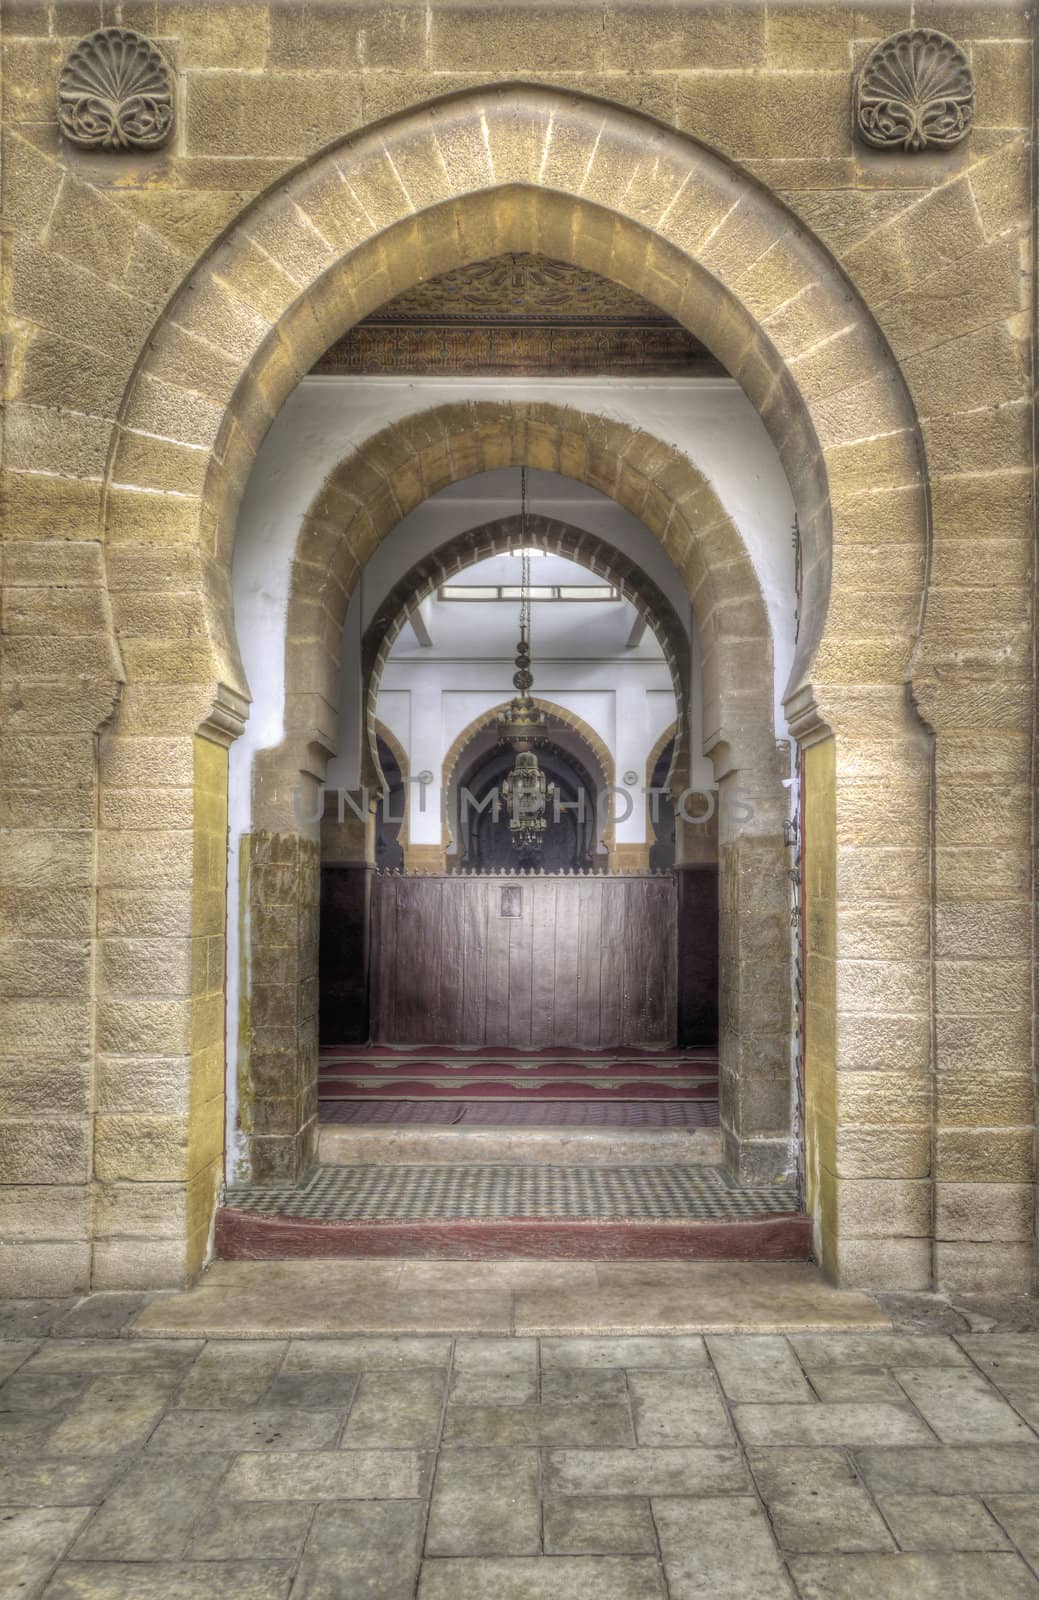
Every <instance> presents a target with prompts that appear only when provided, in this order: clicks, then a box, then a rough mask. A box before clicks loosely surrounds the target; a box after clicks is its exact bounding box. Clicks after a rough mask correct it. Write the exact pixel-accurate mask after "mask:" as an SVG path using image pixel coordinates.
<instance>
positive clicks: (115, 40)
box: [58, 28, 173, 150]
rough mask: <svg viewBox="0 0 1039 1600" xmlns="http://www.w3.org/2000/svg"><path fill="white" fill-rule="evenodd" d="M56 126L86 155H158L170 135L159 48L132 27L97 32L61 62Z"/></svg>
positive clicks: (169, 102) (169, 100)
mask: <svg viewBox="0 0 1039 1600" xmlns="http://www.w3.org/2000/svg"><path fill="white" fill-rule="evenodd" d="M58 122H59V123H60V125H61V131H62V133H63V134H64V135H65V137H66V139H68V140H69V141H70V143H72V144H75V145H79V146H80V147H81V148H82V149H84V150H96V149H99V148H100V149H105V150H157V149H158V148H159V146H160V145H164V144H165V143H166V140H167V139H168V138H169V136H170V134H171V133H172V131H173V78H172V76H171V74H170V69H169V67H168V66H167V65H166V62H165V60H164V59H163V56H162V54H161V52H160V51H159V49H158V47H157V46H156V45H154V44H153V43H152V41H151V40H150V39H146V38H145V37H144V35H143V34H140V33H135V32H134V30H133V29H132V28H99V29H98V31H97V32H96V33H91V34H88V35H87V37H86V38H85V39H81V40H80V41H79V44H77V45H76V46H75V47H74V48H73V49H72V50H70V51H69V53H68V55H67V56H66V58H65V65H64V66H63V67H62V69H61V74H60V76H59V78H58Z"/></svg>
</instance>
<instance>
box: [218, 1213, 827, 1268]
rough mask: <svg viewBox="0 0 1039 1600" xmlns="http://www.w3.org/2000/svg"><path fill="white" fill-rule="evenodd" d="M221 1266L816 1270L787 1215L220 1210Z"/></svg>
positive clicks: (798, 1226)
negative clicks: (483, 1215)
mask: <svg viewBox="0 0 1039 1600" xmlns="http://www.w3.org/2000/svg"><path fill="white" fill-rule="evenodd" d="M215 1243H216V1253H217V1255H218V1256H219V1257H220V1258H221V1260H224V1261H285V1260H294V1259H297V1258H299V1257H313V1258H322V1257H323V1258H326V1259H334V1260H349V1259H351V1258H352V1259H370V1258H373V1257H379V1256H381V1257H384V1258H387V1257H388V1258H392V1257H395V1256H397V1257H400V1258H402V1259H414V1258H421V1259H425V1260H427V1261H428V1260H432V1261H507V1260H513V1261H517V1260H519V1261H631V1260H638V1261H811V1260H812V1259H813V1258H812V1224H811V1219H810V1218H809V1217H807V1216H803V1215H800V1214H795V1215H791V1214H790V1213H789V1212H780V1213H772V1214H769V1215H767V1216H763V1217H754V1218H748V1219H747V1220H745V1221H725V1222H692V1221H687V1222H595V1221H589V1222H578V1221H559V1222H557V1221H551V1220H543V1221H530V1220H529V1219H527V1218H523V1219H521V1218H516V1219H507V1218H506V1219H502V1218H495V1219H494V1220H493V1221H486V1222H485V1221H476V1220H473V1221H452V1222H310V1221H306V1222H305V1221H301V1220H300V1219H299V1218H296V1217H281V1216H261V1215H259V1214H258V1213H257V1212H255V1211H236V1210H234V1209H233V1208H231V1207H229V1206H223V1207H221V1208H220V1210H219V1211H218V1212H217V1214H216V1240H215Z"/></svg>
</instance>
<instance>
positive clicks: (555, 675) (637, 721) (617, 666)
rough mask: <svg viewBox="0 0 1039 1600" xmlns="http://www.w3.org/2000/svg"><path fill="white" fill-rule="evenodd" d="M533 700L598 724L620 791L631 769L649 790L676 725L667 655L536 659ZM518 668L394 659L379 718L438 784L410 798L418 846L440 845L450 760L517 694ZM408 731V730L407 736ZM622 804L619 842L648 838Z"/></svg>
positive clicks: (641, 816)
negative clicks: (468, 734)
mask: <svg viewBox="0 0 1039 1600" xmlns="http://www.w3.org/2000/svg"><path fill="white" fill-rule="evenodd" d="M534 668H535V682H534V689H533V692H534V694H535V695H537V696H538V697H539V698H541V699H544V700H551V701H552V702H553V703H554V704H556V705H559V706H561V707H562V708H563V710H565V711H570V712H573V713H574V715H575V716H578V717H580V718H581V720H582V721H583V722H585V723H587V724H588V726H589V727H590V728H591V729H592V730H593V731H594V732H595V733H597V734H598V735H599V737H600V738H601V739H602V741H603V743H604V744H605V745H606V746H607V748H608V749H609V751H610V753H611V755H612V756H613V758H614V764H615V767H616V771H617V775H618V776H617V781H618V784H621V783H623V774H624V773H625V772H627V771H628V770H629V769H631V770H633V771H634V772H635V773H636V774H637V775H638V776H637V782H636V784H635V785H634V786H633V790H634V793H635V794H637V793H638V791H639V790H641V788H642V785H643V782H644V778H643V774H644V773H645V769H646V762H647V760H648V758H649V754H650V751H651V750H652V748H653V746H654V744H655V743H656V742H657V740H658V739H659V737H660V735H661V734H662V733H663V731H664V729H665V728H667V727H668V726H669V725H670V723H671V722H673V721H674V717H675V697H674V692H673V690H672V687H671V675H670V672H669V671H668V668H667V665H666V663H665V662H664V661H663V660H662V659H660V658H659V657H658V658H657V659H656V660H653V659H652V658H650V659H646V660H642V661H637V660H636V661H630V662H629V661H575V660H572V659H571V660H563V661H554V660H551V659H548V660H541V659H539V658H537V657H535V660H534ZM513 670H514V668H513V664H512V662H511V661H509V660H507V659H502V660H498V661H489V660H484V661H479V662H469V661H441V660H436V659H434V660H431V661H427V662H421V661H414V660H394V659H393V658H392V657H391V659H390V661H389V662H388V663H387V665H386V669H385V672H384V674H383V686H382V688H381V689H380V694H379V701H378V707H377V713H376V714H377V716H378V718H379V720H380V722H384V723H385V724H386V726H387V727H388V728H389V729H390V731H391V732H392V733H393V734H395V735H396V737H397V738H399V739H400V740H401V743H402V744H404V746H405V748H406V749H407V750H408V754H409V758H410V765H411V771H412V773H413V774H418V773H419V772H423V771H427V772H431V773H432V774H433V779H434V781H433V783H432V784H431V785H430V786H429V788H428V789H422V790H420V789H419V788H418V786H416V785H413V786H412V788H411V791H410V799H409V804H410V806H411V812H410V823H409V828H410V837H411V840H412V842H413V843H415V844H437V843H439V841H440V837H441V821H442V809H441V799H442V790H443V779H444V770H443V769H444V759H445V757H446V755H447V752H448V751H449V749H450V748H451V745H452V744H453V743H454V741H455V740H456V739H457V738H458V735H459V734H460V733H461V732H462V731H463V730H464V729H465V728H467V727H468V726H469V724H470V723H471V722H473V721H475V719H476V718H477V717H481V716H483V715H484V714H485V713H486V712H488V711H492V710H494V709H495V708H496V707H498V706H500V705H502V703H503V702H505V701H507V700H509V699H511V697H512V695H513V694H514V693H515V690H514V688H513V684H512V673H513ZM404 730H407V735H408V736H407V737H405V733H404ZM625 809H626V808H625V806H624V804H623V802H618V805H617V814H618V822H617V839H618V841H620V842H623V843H630V844H641V843H643V842H644V840H645V811H644V808H643V807H642V806H638V805H634V804H633V805H632V807H631V814H630V816H623V813H624V811H625Z"/></svg>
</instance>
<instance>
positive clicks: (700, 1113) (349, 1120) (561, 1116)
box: [318, 1099, 718, 1129]
mask: <svg viewBox="0 0 1039 1600" xmlns="http://www.w3.org/2000/svg"><path fill="white" fill-rule="evenodd" d="M318 1120H319V1121H321V1122H334V1123H346V1124H348V1125H350V1126H352V1127H370V1126H373V1125H377V1126H380V1127H391V1128H392V1127H397V1128H399V1127H424V1128H456V1127H458V1128H461V1127H464V1128H606V1129H610V1128H716V1127H717V1126H718V1102H717V1100H692V1101H681V1100H625V1101H619V1102H616V1101H601V1100H572V1101H567V1100H552V1101H549V1102H547V1103H540V1104H531V1103H530V1102H521V1103H519V1104H517V1103H516V1102H509V1101H506V1102H502V1101H500V1100H499V1101H494V1102H491V1103H490V1104H488V1103H487V1102H486V1101H482V1100H347V1099H338V1100H322V1101H321V1102H320V1105H319V1108H318Z"/></svg>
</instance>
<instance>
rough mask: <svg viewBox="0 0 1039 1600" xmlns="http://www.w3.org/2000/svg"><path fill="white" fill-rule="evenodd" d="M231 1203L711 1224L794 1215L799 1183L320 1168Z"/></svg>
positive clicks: (428, 1216)
mask: <svg viewBox="0 0 1039 1600" xmlns="http://www.w3.org/2000/svg"><path fill="white" fill-rule="evenodd" d="M225 1205H226V1206H227V1207H229V1208H232V1209H234V1210H237V1211H252V1212H256V1213H258V1214H259V1215H262V1216H272V1215H278V1216H282V1217H294V1218H299V1219H301V1220H305V1221H311V1222H380V1221H385V1222H404V1221H431V1220H443V1221H456V1220H461V1219H464V1218H496V1219H504V1218H521V1219H527V1218H537V1219H551V1220H553V1221H565V1220H569V1219H578V1220H584V1219H592V1220H607V1219H614V1220H617V1219H623V1220H626V1221H627V1220H631V1221H639V1220H652V1219H661V1218H663V1219H666V1220H668V1221H683V1220H694V1221H712V1220H728V1219H732V1218H741V1217H760V1216H767V1215H769V1214H774V1213H776V1212H783V1213H796V1212H797V1210H798V1202H797V1196H796V1192H795V1191H794V1190H793V1189H789V1190H788V1189H783V1188H780V1187H774V1186H772V1185H761V1186H758V1187H740V1186H737V1185H735V1184H733V1183H732V1182H731V1181H730V1180H729V1179H728V1178H727V1177H726V1175H725V1174H724V1172H723V1171H722V1170H721V1169H720V1168H718V1167H707V1166H700V1167H694V1166H692V1165H679V1166H639V1167H631V1166H624V1167H601V1166H600V1167H589V1166H565V1167H564V1166H558V1167H535V1166H526V1165H524V1166H518V1165H506V1164H501V1165H476V1164H471V1165H465V1164H458V1165H456V1166H450V1167H446V1166H350V1167H333V1166H328V1167H319V1168H318V1169H317V1171H316V1172H315V1174H314V1176H313V1177H312V1178H311V1179H310V1181H309V1182H308V1183H307V1184H305V1185H303V1186H302V1187H293V1188H288V1187H286V1188H283V1189H279V1188H271V1187H263V1188H260V1187H253V1186H247V1185H243V1186H240V1187H238V1188H232V1189H229V1190H228V1191H227V1199H226V1201H225Z"/></svg>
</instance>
